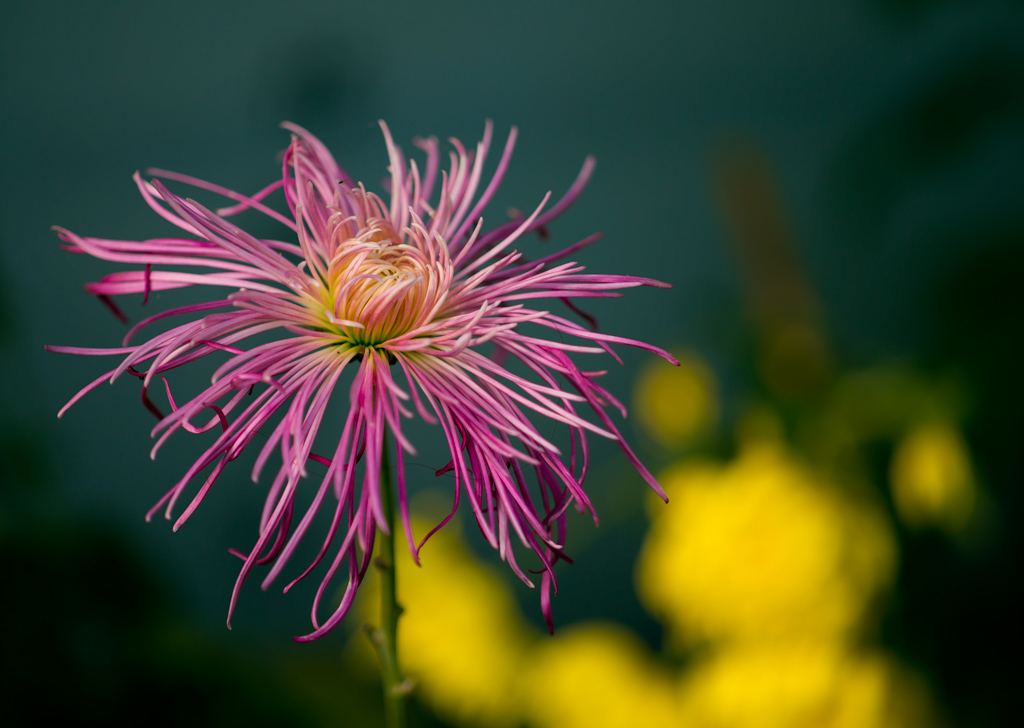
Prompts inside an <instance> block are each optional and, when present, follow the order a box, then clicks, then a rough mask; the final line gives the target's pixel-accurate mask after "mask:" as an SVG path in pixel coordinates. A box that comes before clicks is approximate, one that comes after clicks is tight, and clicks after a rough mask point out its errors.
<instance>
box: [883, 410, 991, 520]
mask: <svg viewBox="0 0 1024 728" xmlns="http://www.w3.org/2000/svg"><path fill="white" fill-rule="evenodd" d="M889 480H890V483H891V486H892V497H893V501H894V503H895V505H896V512H897V513H898V514H899V517H900V520H902V521H903V522H904V523H906V524H907V525H908V526H910V527H913V528H920V527H922V526H928V525H936V526H941V527H943V528H946V529H947V530H949V531H957V530H959V529H960V528H962V527H963V526H964V524H965V523H966V522H967V520H968V518H970V515H971V511H972V509H973V507H974V501H975V496H976V493H975V479H974V469H973V467H972V466H971V455H970V452H969V451H968V449H967V443H965V442H964V440H963V438H962V437H961V436H960V433H959V432H957V430H956V429H955V428H953V427H951V426H949V425H944V424H932V425H925V426H922V427H918V428H917V429H915V430H913V431H911V432H910V434H908V435H907V436H906V437H904V438H903V439H902V440H901V441H900V443H899V445H897V447H896V451H895V453H894V454H893V458H892V464H891V467H890V471H889Z"/></svg>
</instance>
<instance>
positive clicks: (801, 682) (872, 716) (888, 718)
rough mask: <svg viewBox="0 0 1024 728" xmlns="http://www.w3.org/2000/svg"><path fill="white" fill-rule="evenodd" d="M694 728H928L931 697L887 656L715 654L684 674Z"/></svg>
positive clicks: (840, 649)
mask: <svg viewBox="0 0 1024 728" xmlns="http://www.w3.org/2000/svg"><path fill="white" fill-rule="evenodd" d="M680 705H681V712H682V718H681V721H680V723H679V725H681V726H687V728H924V727H925V726H933V725H935V722H936V721H935V714H934V708H933V706H932V701H931V699H930V697H929V694H928V691H927V689H926V688H925V686H924V685H922V684H921V683H920V682H919V681H918V680H917V679H915V677H914V676H913V675H912V674H911V673H910V672H908V671H907V670H905V669H904V668H902V667H901V666H900V665H898V664H897V663H896V662H895V661H893V660H892V659H891V658H889V657H888V656H886V655H883V654H881V653H870V652H869V653H861V652H856V651H851V650H850V649H849V648H848V647H846V646H845V645H844V644H842V643H840V642H833V641H822V642H816V641H800V640H795V641H787V642H785V643H757V644H744V645H741V646H735V647H729V648H725V649H721V650H716V651H714V652H713V653H711V654H710V655H709V656H707V657H705V658H704V659H701V660H699V661H698V662H697V663H696V664H694V665H692V666H691V668H690V669H689V670H687V671H686V672H685V673H684V675H683V680H682V683H681V692H680Z"/></svg>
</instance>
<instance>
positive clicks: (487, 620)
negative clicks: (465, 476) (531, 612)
mask: <svg viewBox="0 0 1024 728" xmlns="http://www.w3.org/2000/svg"><path fill="white" fill-rule="evenodd" d="M413 529H414V532H416V533H419V534H423V533H426V532H427V530H429V526H426V525H425V524H424V523H422V522H416V523H414V524H413ZM456 531H457V529H455V528H451V527H449V528H446V529H442V530H441V531H439V532H438V533H436V534H434V535H433V536H432V537H431V538H430V541H428V542H427V544H426V546H425V547H424V548H423V550H422V551H421V552H420V561H421V564H422V566H420V567H417V566H416V565H415V564H414V563H413V561H412V557H411V556H410V555H409V552H408V550H407V549H404V548H396V549H395V553H396V560H397V562H398V564H397V574H396V577H397V582H398V596H399V601H400V602H401V604H402V606H403V608H404V611H403V612H402V616H401V619H400V620H399V626H398V654H399V659H400V660H401V667H402V670H403V672H404V673H405V674H406V675H407V676H409V677H410V678H412V680H413V681H414V683H415V686H416V687H415V690H416V694H417V696H418V697H419V698H420V699H422V700H424V701H425V702H426V703H428V704H429V705H430V706H431V707H432V708H433V709H434V710H435V711H436V712H437V713H438V715H439V716H441V717H443V718H444V719H446V720H449V721H452V722H453V723H455V724H466V723H468V724H470V725H474V724H478V725H487V726H510V725H517V724H518V723H519V722H520V718H519V712H518V705H517V701H516V700H515V697H514V693H515V690H514V686H515V684H516V680H517V678H518V675H519V672H520V671H521V670H522V664H523V661H524V659H523V658H524V657H525V655H526V652H527V650H528V649H529V647H530V644H531V642H532V640H533V639H534V633H533V632H532V631H531V630H529V629H528V628H527V627H526V625H525V624H524V623H523V620H522V617H521V616H520V613H519V611H518V608H517V607H516V605H515V602H514V601H513V598H512V594H511V591H510V590H509V589H508V587H506V585H505V583H504V582H503V581H502V580H501V579H500V578H499V577H498V576H497V575H495V574H494V573H493V572H492V571H491V570H490V569H488V568H486V567H485V566H484V565H483V564H482V563H480V562H479V561H478V560H477V559H476V558H475V557H473V556H472V555H471V554H470V553H468V552H467V551H466V550H465V548H464V547H463V546H462V545H461V543H460V542H459V540H458V538H457V533H456ZM370 586H371V588H370V589H368V590H367V591H368V593H367V594H366V595H365V597H364V598H363V600H362V602H361V608H362V610H363V618H364V620H365V621H366V623H368V624H373V625H376V624H378V623H379V617H378V609H379V591H378V585H377V583H376V579H373V581H372V584H371V585H370ZM369 657H370V659H372V655H371V656H369Z"/></svg>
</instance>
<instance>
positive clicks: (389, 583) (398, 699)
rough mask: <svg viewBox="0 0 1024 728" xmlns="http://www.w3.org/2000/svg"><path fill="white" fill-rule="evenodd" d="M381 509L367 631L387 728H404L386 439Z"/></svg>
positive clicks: (406, 686)
mask: <svg viewBox="0 0 1024 728" xmlns="http://www.w3.org/2000/svg"><path fill="white" fill-rule="evenodd" d="M380 493H381V505H382V506H383V507H384V518H385V520H386V521H387V524H388V531H389V532H390V535H388V534H385V533H383V532H380V533H378V534H377V538H378V539H379V544H380V545H379V547H378V550H377V558H376V559H374V565H375V566H376V567H377V571H378V573H379V574H380V627H378V628H376V629H372V630H369V636H370V641H371V642H373V646H374V648H376V650H377V657H378V658H379V659H380V663H381V676H382V678H383V682H384V715H385V718H386V721H387V726H388V728H405V725H406V696H408V694H409V691H410V689H411V687H412V683H411V682H410V681H408V680H405V679H403V678H402V672H401V670H400V669H399V666H398V617H399V616H400V615H401V613H402V607H401V606H399V604H398V598H397V593H396V589H395V505H394V495H393V494H392V492H391V456H390V454H389V452H388V445H387V435H386V434H385V437H384V449H383V452H382V453H381V460H380Z"/></svg>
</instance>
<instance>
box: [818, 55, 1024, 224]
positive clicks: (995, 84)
mask: <svg viewBox="0 0 1024 728" xmlns="http://www.w3.org/2000/svg"><path fill="white" fill-rule="evenodd" d="M1022 121H1024V70H1022V69H1021V62H1020V60H1019V57H1018V54H1017V53H1016V52H1015V51H1014V52H1009V51H1006V50H1003V49H1001V48H1000V47H998V46H990V47H986V48H981V49H978V50H977V51H975V52H974V53H972V54H971V55H968V56H965V57H961V58H958V59H956V60H955V61H952V62H950V63H948V64H947V66H946V67H945V68H943V69H940V70H939V71H937V72H935V75H934V77H933V78H931V79H929V80H927V81H925V82H924V83H922V84H920V87H919V88H915V89H913V90H912V91H909V92H908V93H907V94H906V95H905V96H904V97H903V98H901V99H900V100H898V101H897V102H896V103H894V104H892V105H891V106H889V107H887V108H886V109H884V110H883V111H881V112H879V113H878V115H877V116H876V118H874V119H872V120H871V121H869V122H868V123H867V124H865V125H864V126H863V127H862V128H860V129H858V130H857V131H856V133H854V134H853V135H852V136H851V137H850V138H849V139H848V140H847V141H846V142H845V144H844V145H843V146H842V148H841V149H840V151H839V153H838V154H837V156H836V158H835V160H834V161H833V163H832V165H831V168H830V171H829V175H828V181H827V183H826V187H825V190H826V203H827V208H828V209H829V210H831V212H832V214H833V216H834V218H833V219H832V220H830V233H831V234H832V235H835V236H837V237H840V238H843V237H845V238H846V239H847V240H848V241H849V242H851V243H857V244H871V243H875V242H877V241H878V240H879V239H880V238H881V233H882V231H883V229H884V227H885V225H886V224H887V223H888V222H889V221H890V219H891V217H892V216H893V214H894V213H895V212H896V211H897V210H898V208H899V205H900V204H901V203H903V202H904V201H905V200H906V199H907V197H908V196H909V194H910V193H911V192H913V191H914V189H915V188H917V187H919V186H921V185H922V184H925V183H927V182H928V181H930V180H932V179H933V178H934V177H935V176H936V175H937V174H939V173H940V172H943V171H946V170H950V169H956V168H957V167H958V165H960V166H962V165H964V164H968V163H969V162H970V160H971V158H972V155H973V154H974V153H977V152H984V151H985V145H986V143H987V142H989V141H990V140H991V139H992V138H993V137H994V136H995V135H996V134H998V133H999V131H1000V130H1019V129H1020V128H1021V122H1022Z"/></svg>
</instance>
